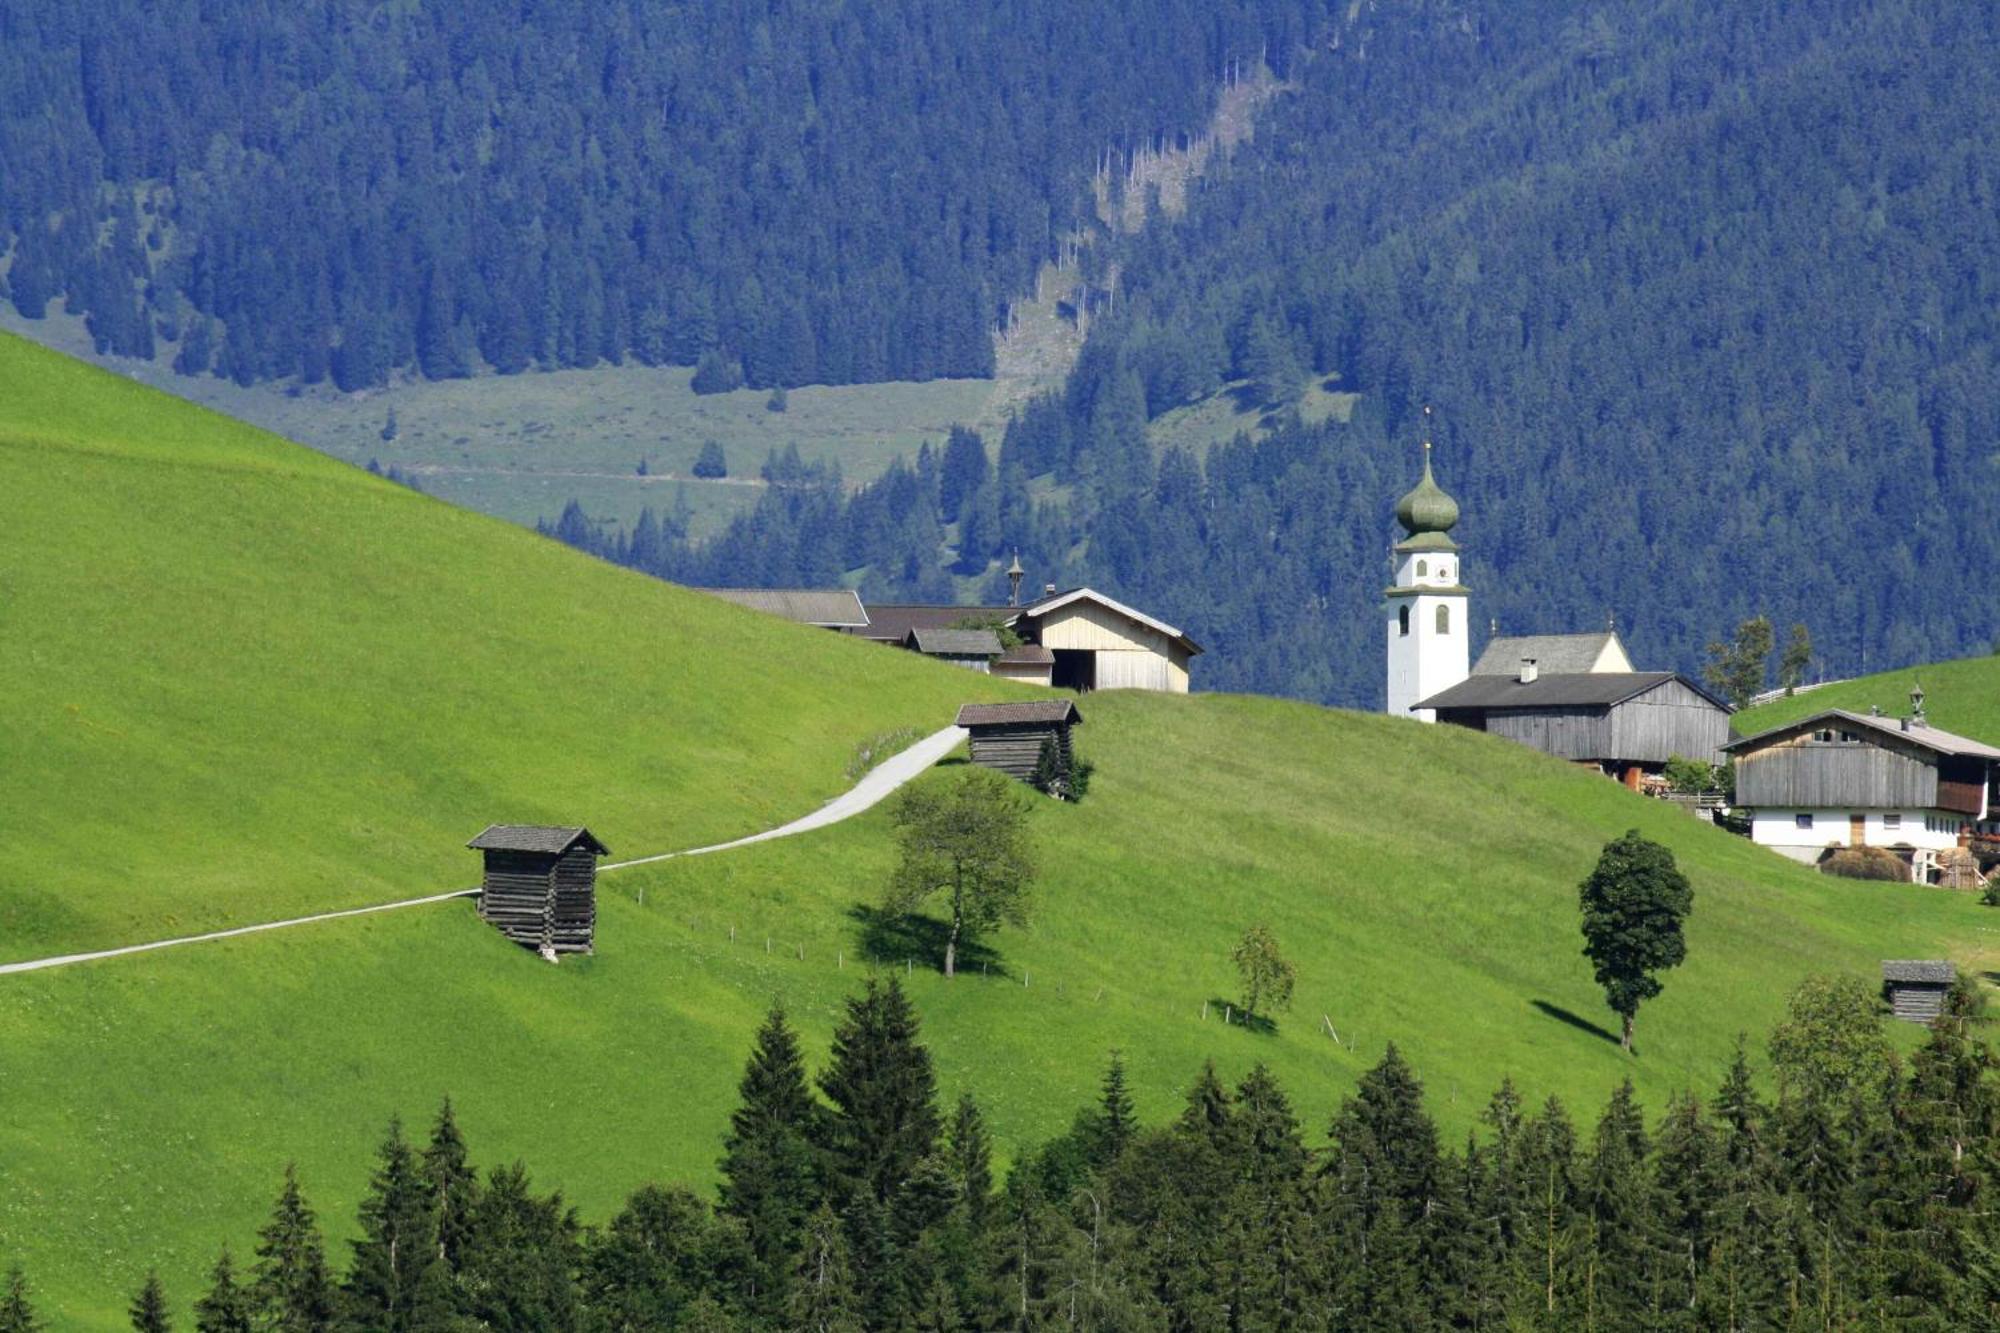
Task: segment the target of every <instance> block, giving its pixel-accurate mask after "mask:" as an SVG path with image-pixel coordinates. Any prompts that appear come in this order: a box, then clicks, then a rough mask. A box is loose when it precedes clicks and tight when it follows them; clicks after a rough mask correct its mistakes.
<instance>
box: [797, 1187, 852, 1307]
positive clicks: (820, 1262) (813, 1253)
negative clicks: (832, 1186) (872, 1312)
mask: <svg viewBox="0 0 2000 1333" xmlns="http://www.w3.org/2000/svg"><path fill="white" fill-rule="evenodd" d="M786 1324H787V1326H788V1327H790V1328H794V1329H798V1330H800V1333H861V1331H862V1329H863V1327H864V1326H863V1324H862V1322H861V1316H860V1301H859V1299H858V1297H857V1296H856V1293H855V1285H854V1270H853V1266H852V1264H851V1262H850V1260H849V1258H848V1251H847V1238H846V1236H845V1235H843V1234H842V1230H841V1225H840V1219H839V1218H838V1217H836V1216H834V1213H833V1210H832V1209H831V1208H829V1207H828V1206H827V1205H825V1204H821V1205H820V1206H819V1209H818V1210H817V1211H816V1212H814V1213H813V1214H812V1216H811V1217H809V1218H807V1219H806V1226H805V1231H804V1234H803V1236H802V1243H801V1244H800V1246H799V1252H798V1265H797V1267H796V1269H795V1270H794V1272H793V1281H792V1292H791V1304H790V1306H789V1308H788V1310H787V1318H786Z"/></svg>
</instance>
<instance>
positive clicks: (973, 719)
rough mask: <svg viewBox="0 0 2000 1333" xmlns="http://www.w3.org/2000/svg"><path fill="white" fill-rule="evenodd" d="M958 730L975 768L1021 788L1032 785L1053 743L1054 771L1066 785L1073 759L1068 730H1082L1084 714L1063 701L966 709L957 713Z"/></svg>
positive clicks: (993, 705) (976, 706)
mask: <svg viewBox="0 0 2000 1333" xmlns="http://www.w3.org/2000/svg"><path fill="white" fill-rule="evenodd" d="M958 725H959V726H961V727H964V728H965V729H966V731H967V732H969V733H971V749H972V762H973V763H975V764H978V765H979V766H980V767H982V768H990V769H993V770H995V771H996V772H1000V773H1005V774H1006V775H1007V776H1008V777H1010V778H1017V779H1019V780H1020V781H1022V782H1028V781H1032V780H1033V778H1034V776H1035V767H1036V765H1037V764H1039V763H1040V762H1041V758H1042V744H1043V742H1045V741H1054V742H1055V747H1056V767H1057V769H1058V771H1059V773H1060V775H1061V777H1062V778H1063V779H1065V780H1067V778H1068V777H1069V774H1070V769H1071V765H1072V764H1073V763H1074V762H1075V758H1076V754H1075V751H1074V749H1073V748H1072V747H1071V745H1070V730H1071V728H1073V727H1080V726H1082V725H1083V714H1081V713H1079V712H1077V710H1076V705H1075V704H1073V703H1071V702H1070V701H1069V700H1067V699H1047V700H1037V701H1036V702H1034V703H1025V704H967V705H965V706H964V707H963V708H961V709H959V710H958Z"/></svg>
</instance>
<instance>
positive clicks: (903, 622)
mask: <svg viewBox="0 0 2000 1333" xmlns="http://www.w3.org/2000/svg"><path fill="white" fill-rule="evenodd" d="M1020 614H1021V608H1020V607H1018V606H939V605H935V604H929V605H922V604H915V603H907V602H884V603H880V604H878V605H875V606H871V607H869V608H868V628H866V629H864V630H861V631H859V633H860V635H861V637H862V638H864V639H886V640H888V641H889V642H891V643H901V642H903V641H904V640H905V639H907V638H909V637H910V631H911V630H913V629H952V628H954V627H956V626H960V625H963V624H964V623H965V622H966V621H968V620H983V621H989V622H992V623H994V624H1000V625H1011V624H1013V623H1014V618H1015V617H1016V616H1018V615H1020Z"/></svg>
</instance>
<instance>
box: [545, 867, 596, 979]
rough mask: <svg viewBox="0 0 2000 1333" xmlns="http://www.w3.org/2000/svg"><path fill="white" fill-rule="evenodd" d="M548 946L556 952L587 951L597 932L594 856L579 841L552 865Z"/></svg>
mask: <svg viewBox="0 0 2000 1333" xmlns="http://www.w3.org/2000/svg"><path fill="white" fill-rule="evenodd" d="M554 878H555V894H554V897H553V899H552V900H551V916H550V921H549V946H550V947H551V948H553V949H554V950H555V951H556V952H557V953H589V952H590V949H591V945H592V943H593V942H594V940H595V937H596V932H597V856H596V855H595V853H593V852H592V851H591V850H590V849H589V848H588V847H586V846H584V845H583V844H581V843H579V844H577V845H576V846H574V847H572V848H570V849H569V851H567V852H566V853H564V854H563V857H562V859H561V860H559V861H557V862H556V864H555V872H554Z"/></svg>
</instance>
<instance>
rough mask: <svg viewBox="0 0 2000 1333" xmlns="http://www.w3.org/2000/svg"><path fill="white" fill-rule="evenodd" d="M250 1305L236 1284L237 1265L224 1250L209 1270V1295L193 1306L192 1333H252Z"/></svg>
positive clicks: (246, 1292) (246, 1293) (246, 1294)
mask: <svg viewBox="0 0 2000 1333" xmlns="http://www.w3.org/2000/svg"><path fill="white" fill-rule="evenodd" d="M252 1312H253V1305H252V1301H251V1293H250V1290H249V1289H248V1288H247V1287H243V1286H240V1285H238V1283H237V1281H236V1263H235V1260H233V1259H231V1258H230V1255H229V1250H228V1249H227V1247H225V1248H224V1249H223V1251H222V1255H221V1257H219V1258H218V1259H217V1260H216V1261H215V1267H214V1268H212V1269H210V1270H209V1275H208V1291H207V1293H206V1294H205V1295H203V1296H202V1298H201V1299H200V1300H198V1301H196V1302H195V1303H194V1327H195V1333H251V1329H252V1328H253V1327H254V1324H253V1321H252Z"/></svg>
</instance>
